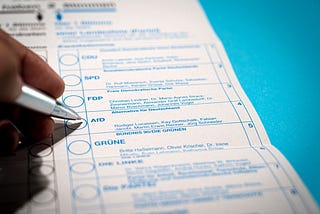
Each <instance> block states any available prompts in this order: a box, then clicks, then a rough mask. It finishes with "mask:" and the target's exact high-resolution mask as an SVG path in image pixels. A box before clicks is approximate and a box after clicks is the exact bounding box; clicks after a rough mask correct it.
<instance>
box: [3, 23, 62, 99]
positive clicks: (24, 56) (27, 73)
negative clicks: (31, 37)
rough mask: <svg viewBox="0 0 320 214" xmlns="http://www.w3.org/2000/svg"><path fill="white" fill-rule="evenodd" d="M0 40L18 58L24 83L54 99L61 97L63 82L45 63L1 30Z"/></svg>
mask: <svg viewBox="0 0 320 214" xmlns="http://www.w3.org/2000/svg"><path fill="white" fill-rule="evenodd" d="M0 39H1V40H3V41H5V43H6V44H8V46H10V47H11V48H12V51H13V52H15V53H16V55H17V56H18V58H19V60H20V62H21V76H22V79H23V81H24V83H26V84H28V85H30V86H33V87H35V88H37V89H39V90H41V91H43V92H45V93H47V94H49V95H51V96H52V97H54V98H57V97H59V96H61V94H62V93H63V91H64V82H63V80H62V79H61V78H60V77H59V76H58V74H57V73H56V72H54V70H52V68H50V66H49V65H48V64H47V63H46V62H45V61H43V60H42V59H41V58H40V57H39V56H38V55H36V54H35V53H33V52H32V51H31V50H30V49H28V48H27V47H25V46H24V45H22V44H21V43H19V42H18V41H16V40H15V39H13V38H12V37H11V36H10V35H8V34H7V33H5V32H4V31H2V30H1V29H0Z"/></svg>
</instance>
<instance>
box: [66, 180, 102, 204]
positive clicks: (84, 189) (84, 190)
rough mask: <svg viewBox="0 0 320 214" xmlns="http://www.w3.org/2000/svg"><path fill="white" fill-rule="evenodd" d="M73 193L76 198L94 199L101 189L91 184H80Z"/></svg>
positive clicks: (84, 200)
mask: <svg viewBox="0 0 320 214" xmlns="http://www.w3.org/2000/svg"><path fill="white" fill-rule="evenodd" d="M72 195H73V197H74V198H75V199H77V200H79V201H83V202H86V201H92V200H94V199H96V198H97V197H98V196H99V195H100V192H99V189H98V188H97V187H96V186H94V185H91V184H83V185H79V186H77V187H76V188H74V189H73V191H72Z"/></svg>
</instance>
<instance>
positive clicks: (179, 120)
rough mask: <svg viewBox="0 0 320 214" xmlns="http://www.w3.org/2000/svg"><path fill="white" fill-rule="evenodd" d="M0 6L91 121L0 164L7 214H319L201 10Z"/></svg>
mask: <svg viewBox="0 0 320 214" xmlns="http://www.w3.org/2000/svg"><path fill="white" fill-rule="evenodd" d="M0 5H1V8H0V9H1V11H0V24H1V29H3V30H5V31H6V32H8V33H9V34H10V35H12V36H13V37H14V38H16V39H17V40H19V41H20V42H22V43H23V44H24V45H26V46H27V47H29V48H31V49H32V50H33V51H34V52H35V53H37V54H38V55H39V56H41V57H42V58H43V60H45V61H47V62H48V63H49V64H50V66H52V67H53V68H54V70H55V71H56V72H57V73H58V74H59V75H60V76H61V77H62V78H63V80H64V82H65V85H66V88H65V92H64V93H63V95H62V97H61V98H59V100H60V101H62V102H63V103H64V104H66V105H67V106H69V107H70V108H72V109H73V110H75V111H76V112H77V113H78V114H79V115H80V116H81V117H82V118H83V119H82V121H68V120H57V121H56V130H55V132H54V133H53V135H52V136H50V138H48V139H44V140H42V141H40V142H35V143H33V144H28V145H26V144H25V143H22V145H21V148H20V149H18V151H17V152H16V153H15V154H14V155H10V156H5V157H1V158H0V179H1V185H0V192H1V193H0V194H1V195H0V207H1V208H0V209H1V210H2V211H1V213H6V211H14V212H17V213H179V214H182V213H319V208H318V207H317V205H316V203H315V202H314V200H313V199H312V197H311V195H310V194H309V192H308V190H307V189H306V187H305V186H304V184H303V182H302V181H301V180H300V178H299V177H298V175H297V174H296V172H295V171H294V169H293V168H292V167H291V165H290V164H289V163H288V161H287V160H286V159H285V158H284V156H283V155H282V154H281V153H280V152H279V151H278V150H277V149H276V148H274V147H273V146H272V145H271V143H270V141H269V139H268V136H267V134H266V132H265V130H264V128H263V125H262V123H261V121H260V120H259V117H258V115H257V113H256V112H255V110H254V108H253V106H252V104H251V103H250V101H249V100H248V98H247V96H246V95H245V93H244V91H243V90H242V88H241V86H240V84H239V82H238V80H237V78H236V76H235V73H234V71H233V69H232V66H231V64H230V62H229V59H228V56H227V54H226V51H225V50H224V47H223V45H222V43H221V41H220V40H219V38H218V37H217V35H216V34H215V33H214V31H213V29H212V28H211V26H210V24H209V22H208V20H207V18H206V16H205V14H204V11H203V10H202V8H201V5H200V3H199V2H198V1H196V0H130V1H129V0H110V1H109V0H108V1H98V0H97V1H96V0H95V1H71V0H70V1H69V0H68V1H46V0H38V1H37V0H35V1H27V0H25V1H22V0H12V1H3V2H1V3H0Z"/></svg>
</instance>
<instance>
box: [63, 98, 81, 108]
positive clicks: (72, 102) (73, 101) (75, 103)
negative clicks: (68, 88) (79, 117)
mask: <svg viewBox="0 0 320 214" xmlns="http://www.w3.org/2000/svg"><path fill="white" fill-rule="evenodd" d="M63 103H64V104H65V105H67V106H69V107H71V108H76V107H80V106H82V105H83V103H84V99H83V98H82V97H80V96H78V95H69V96H66V97H65V98H64V99H63Z"/></svg>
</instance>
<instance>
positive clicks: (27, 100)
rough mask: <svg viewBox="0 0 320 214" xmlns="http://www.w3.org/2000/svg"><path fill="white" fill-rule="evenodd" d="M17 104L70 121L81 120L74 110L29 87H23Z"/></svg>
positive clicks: (16, 101)
mask: <svg viewBox="0 0 320 214" xmlns="http://www.w3.org/2000/svg"><path fill="white" fill-rule="evenodd" d="M15 103H17V104H19V105H21V106H23V107H26V108H29V109H31V110H34V111H37V112H41V113H43V114H47V115H51V116H53V117H58V118H62V119H70V120H80V119H81V117H80V116H79V115H78V114H77V113H76V112H75V111H74V110H72V109H70V108H68V107H67V106H65V105H64V104H63V103H61V102H59V101H57V100H55V99H53V98H52V97H49V96H48V95H46V94H44V93H42V92H41V91H39V90H37V89H34V88H32V87H30V86H27V85H23V86H22V92H21V94H20V95H19V97H18V98H17V99H16V100H15Z"/></svg>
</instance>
